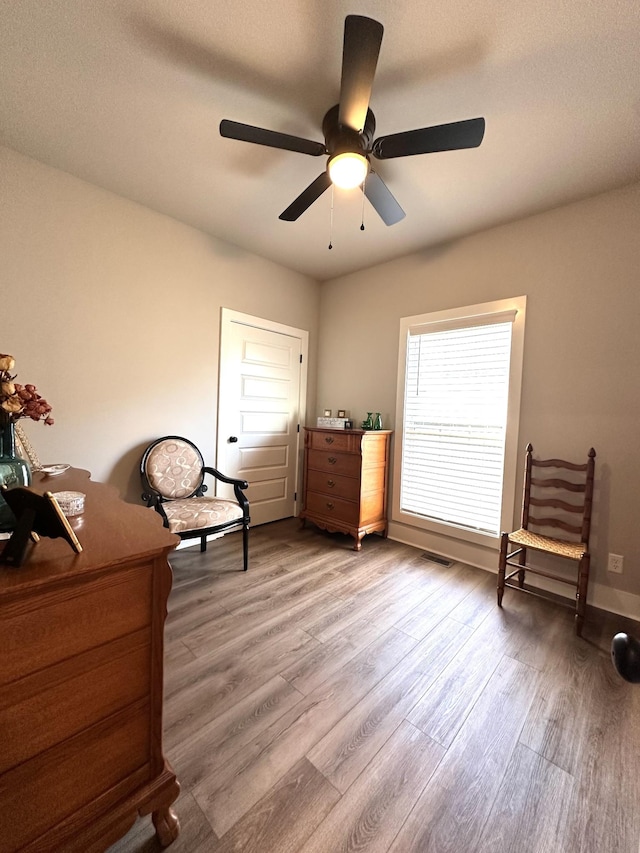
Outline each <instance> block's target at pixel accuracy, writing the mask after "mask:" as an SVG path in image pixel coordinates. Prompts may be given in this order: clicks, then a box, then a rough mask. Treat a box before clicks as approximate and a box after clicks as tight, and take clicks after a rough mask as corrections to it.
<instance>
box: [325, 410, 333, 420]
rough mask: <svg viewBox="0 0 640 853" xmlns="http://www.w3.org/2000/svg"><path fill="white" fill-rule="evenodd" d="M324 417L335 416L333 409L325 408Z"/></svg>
mask: <svg viewBox="0 0 640 853" xmlns="http://www.w3.org/2000/svg"><path fill="white" fill-rule="evenodd" d="M323 417H325V418H331V417H333V416H332V414H331V409H325V410H324V415H323Z"/></svg>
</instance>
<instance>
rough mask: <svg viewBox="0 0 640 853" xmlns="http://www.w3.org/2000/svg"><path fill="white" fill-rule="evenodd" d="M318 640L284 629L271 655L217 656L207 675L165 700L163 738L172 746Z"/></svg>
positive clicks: (250, 691) (299, 632) (268, 678)
mask: <svg viewBox="0 0 640 853" xmlns="http://www.w3.org/2000/svg"><path fill="white" fill-rule="evenodd" d="M313 642H315V641H314V640H313V638H312V637H309V636H308V635H307V634H305V633H304V631H300V630H298V629H296V628H294V629H292V630H291V631H286V632H284V633H283V634H282V635H281V636H278V637H277V639H276V641H275V642H273V643H271V644H270V645H269V648H268V652H265V654H267V653H268V657H263V656H254V657H251V658H249V659H248V660H239V661H235V660H228V659H227V660H226V661H220V660H219V659H218V661H217V663H216V665H215V666H214V667H212V668H211V670H210V671H209V672H208V673H207V675H206V677H202V678H199V679H198V681H197V682H195V683H194V684H193V685H192V686H191V687H189V688H186V687H185V688H183V690H181V691H180V692H178V693H174V694H173V695H172V696H170V697H169V698H168V699H167V701H166V702H165V711H166V719H167V723H166V724H165V728H164V740H165V744H166V746H167V747H168V748H172V747H173V746H174V745H175V744H176V743H179V742H180V740H183V739H185V738H188V737H190V736H192V735H193V734H194V733H195V732H197V731H198V730H199V729H201V728H202V726H205V725H207V723H210V722H211V721H212V720H215V719H216V717H219V716H220V715H221V714H223V713H224V712H225V711H227V710H229V708H231V707H233V706H234V705H236V704H237V703H238V702H240V701H241V700H242V699H244V698H245V697H246V696H248V695H249V694H250V693H252V692H253V691H254V690H255V689H256V688H257V687H259V686H260V685H261V684H264V683H265V682H267V681H269V680H270V679H271V678H273V676H274V675H277V673H278V672H279V670H281V669H283V668H286V667H287V666H289V665H290V664H291V661H292V660H294V659H295V658H296V657H297V656H298V655H299V654H300V651H301V649H303V648H305V647H306V646H308V645H309V644H310V643H313Z"/></svg>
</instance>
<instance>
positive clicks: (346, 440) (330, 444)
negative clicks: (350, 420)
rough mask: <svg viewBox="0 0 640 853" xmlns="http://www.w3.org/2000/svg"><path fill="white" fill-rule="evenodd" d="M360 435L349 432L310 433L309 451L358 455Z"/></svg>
mask: <svg viewBox="0 0 640 853" xmlns="http://www.w3.org/2000/svg"><path fill="white" fill-rule="evenodd" d="M360 440H361V439H360V435H353V434H352V433H350V432H340V431H339V430H332V431H331V432H329V431H327V432H321V431H318V432H311V433H309V449H310V450H338V451H342V452H344V453H360Z"/></svg>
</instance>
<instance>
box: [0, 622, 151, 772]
mask: <svg viewBox="0 0 640 853" xmlns="http://www.w3.org/2000/svg"><path fill="white" fill-rule="evenodd" d="M150 643H151V632H150V630H149V629H148V628H147V629H145V630H142V631H139V632H137V633H136V634H132V635H130V636H127V637H123V638H121V639H120V640H117V641H115V642H113V643H108V644H107V645H106V646H100V647H99V648H97V649H93V650H91V651H90V652H86V653H85V654H84V655H79V656H78V657H75V658H73V659H71V660H68V661H64V662H63V663H61V664H58V665H57V666H53V667H50V668H49V669H47V670H44V671H42V672H37V673H34V674H33V675H30V676H28V677H27V678H22V679H20V680H19V681H14V682H13V683H12V684H10V685H8V686H6V687H5V688H4V689H3V691H2V693H1V694H0V732H2V738H3V744H4V746H3V748H2V750H1V751H0V773H4V772H5V771H7V770H8V769H10V768H11V767H15V766H16V765H17V764H20V763H21V762H23V761H27V760H28V759H29V758H32V757H33V756H34V755H37V754H38V753H40V752H43V751H44V750H46V749H49V748H50V747H52V746H55V745H56V744H57V743H61V742H62V741H64V740H67V738H70V737H72V736H73V735H75V734H78V733H79V732H81V731H83V730H84V729H86V728H88V727H89V726H90V725H92V724H93V723H94V722H95V721H96V720H101V719H104V718H105V717H108V716H109V715H110V714H113V713H114V712H116V711H120V710H121V709H122V708H125V707H126V706H127V705H131V704H132V703H134V702H135V701H136V700H138V699H141V698H143V697H145V696H148V694H149V691H150V689H151V688H150V679H151V651H150Z"/></svg>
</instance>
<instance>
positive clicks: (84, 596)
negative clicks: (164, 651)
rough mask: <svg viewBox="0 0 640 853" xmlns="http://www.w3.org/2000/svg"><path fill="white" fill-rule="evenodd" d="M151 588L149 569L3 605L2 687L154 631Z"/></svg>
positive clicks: (0, 634)
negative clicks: (129, 636) (147, 629)
mask: <svg viewBox="0 0 640 853" xmlns="http://www.w3.org/2000/svg"><path fill="white" fill-rule="evenodd" d="M151 586H152V566H151V565H149V564H146V565H139V566H136V567H134V568H131V569H126V570H121V571H119V572H117V571H112V572H110V573H109V574H104V575H102V576H100V577H99V578H97V579H95V580H92V581H83V580H82V579H81V578H78V579H77V581H76V582H75V584H74V585H69V586H67V587H65V588H64V589H62V590H58V591H52V592H50V593H47V594H46V595H43V596H40V597H34V598H33V599H24V600H22V601H21V602H18V603H16V604H14V605H11V604H8V605H7V606H6V607H3V606H2V605H1V604H0V649H2V654H1V655H0V684H8V683H10V682H11V681H13V680H14V679H16V678H18V677H24V676H26V675H29V674H30V673H32V672H37V671H38V670H40V669H44V668H45V667H48V666H51V665H53V664H55V663H59V662H60V661H63V660H65V659H66V658H70V657H73V656H74V655H78V654H81V653H82V652H85V651H87V650H88V649H92V648H96V647H97V646H100V645H102V644H103V643H108V642H110V641H112V640H114V639H117V638H118V637H122V636H124V635H125V634H130V633H133V632H134V631H137V630H139V629H140V628H143V627H145V626H146V625H149V624H150V623H151V602H152V589H151ZM107 614H108V616H107Z"/></svg>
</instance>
